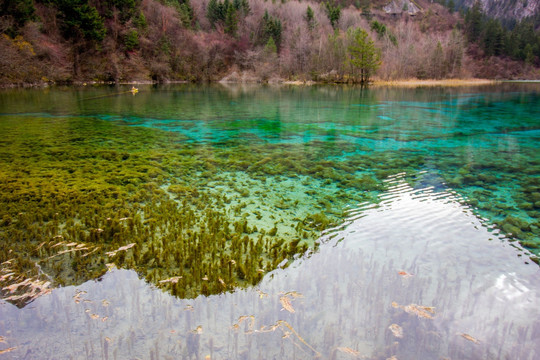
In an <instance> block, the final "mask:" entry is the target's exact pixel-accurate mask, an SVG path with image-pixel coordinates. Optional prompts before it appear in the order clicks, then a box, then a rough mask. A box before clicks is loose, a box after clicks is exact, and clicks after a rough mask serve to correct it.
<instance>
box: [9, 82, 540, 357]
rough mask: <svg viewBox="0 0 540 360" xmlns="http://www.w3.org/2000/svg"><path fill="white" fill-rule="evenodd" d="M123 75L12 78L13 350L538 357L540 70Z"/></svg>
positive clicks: (34, 353) (22, 353)
mask: <svg viewBox="0 0 540 360" xmlns="http://www.w3.org/2000/svg"><path fill="white" fill-rule="evenodd" d="M130 87H131V86H125V87H122V86H119V87H104V86H95V87H94V86H85V87H79V88H71V87H66V88H61V87H59V88H48V89H24V90H23V89H11V90H3V91H1V92H0V189H1V197H0V200H1V201H2V208H1V209H0V260H1V261H0V295H1V298H2V299H3V300H0V336H1V338H0V339H2V340H4V341H0V351H6V352H5V353H4V354H5V355H4V356H8V358H9V356H12V357H11V358H24V357H26V358H29V359H33V358H36V359H38V358H47V359H48V358H51V359H52V358H55V357H58V356H59V355H60V357H62V358H70V357H71V358H88V359H94V358H96V359H102V358H119V359H120V358H154V359H162V358H163V359H168V358H186V359H192V358H197V359H199V358H205V357H206V356H210V358H211V359H251V358H262V359H264V358H276V359H295V358H296V359H311V358H334V359H345V358H365V359H388V358H392V356H395V357H396V358H397V359H441V358H452V359H497V358H501V359H504V358H513V359H531V360H532V359H536V358H538V356H540V347H539V345H538V344H540V328H539V327H538V324H539V323H540V313H539V311H538V309H539V308H540V282H539V281H540V280H539V279H540V277H539V274H540V268H539V267H538V266H537V265H536V264H537V263H538V255H540V151H539V144H540V116H539V115H540V85H539V84H534V83H529V84H498V85H494V86H486V87H471V88H468V87H463V88H438V87H433V88H432V87H430V88H416V89H401V88H368V89H365V88H357V87H341V86H309V87H301V86H300V87H299V86H290V87H289V86H279V87H272V86H255V85H245V86H241V85H238V86H236V85H235V86H230V85H226V86H225V85H208V86H199V85H197V86H196V85H184V84H174V85H161V86H151V85H141V86H139V92H138V93H137V94H135V95H133V94H131V93H129V91H128V90H129V89H130ZM535 263H536V264H535ZM97 279H99V280H100V281H96V280H97ZM21 289H22V290H21ZM58 334H60V335H61V336H58ZM400 335H401V336H400ZM51 339H54V341H53V342H52V343H51ZM8 349H11V350H9V352H8V351H7V350H8ZM43 349H45V350H43Z"/></svg>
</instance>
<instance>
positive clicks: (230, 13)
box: [225, 6, 238, 36]
mask: <svg viewBox="0 0 540 360" xmlns="http://www.w3.org/2000/svg"><path fill="white" fill-rule="evenodd" d="M237 28H238V17H237V14H236V9H235V8H234V6H229V7H228V8H227V14H226V15H225V33H226V34H229V35H232V36H234V35H236V30H237Z"/></svg>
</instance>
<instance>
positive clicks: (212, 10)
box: [206, 0, 220, 27]
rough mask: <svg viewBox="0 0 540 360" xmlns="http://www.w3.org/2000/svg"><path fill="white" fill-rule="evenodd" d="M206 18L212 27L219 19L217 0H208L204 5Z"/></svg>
mask: <svg viewBox="0 0 540 360" xmlns="http://www.w3.org/2000/svg"><path fill="white" fill-rule="evenodd" d="M206 18H207V19H208V21H210V25H212V27H215V26H216V23H217V22H218V21H219V20H220V3H218V1H217V0H210V1H209V2H208V6H207V7H206Z"/></svg>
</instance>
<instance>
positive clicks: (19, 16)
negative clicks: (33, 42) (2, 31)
mask: <svg viewBox="0 0 540 360" xmlns="http://www.w3.org/2000/svg"><path fill="white" fill-rule="evenodd" d="M35 12H36V9H35V8H34V2H33V1H32V0H3V1H2V0H0V14H1V15H2V17H4V16H6V17H8V18H10V19H11V20H12V24H13V25H12V26H10V27H9V28H8V29H7V31H6V32H7V33H8V34H10V35H11V36H14V35H16V33H17V31H18V29H20V28H21V27H23V26H24V24H25V23H26V22H27V21H30V20H34V18H35ZM2 21H4V20H2Z"/></svg>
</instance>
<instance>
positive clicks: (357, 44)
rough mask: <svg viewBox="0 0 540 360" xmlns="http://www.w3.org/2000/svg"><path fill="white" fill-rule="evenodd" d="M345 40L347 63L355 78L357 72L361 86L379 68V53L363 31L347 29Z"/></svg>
mask: <svg viewBox="0 0 540 360" xmlns="http://www.w3.org/2000/svg"><path fill="white" fill-rule="evenodd" d="M347 38H348V40H349V46H348V47H347V53H348V56H349V58H348V59H347V62H348V64H349V65H350V66H351V68H352V75H353V77H355V78H356V77H357V76H358V75H357V73H358V72H359V78H358V80H359V81H360V83H361V84H366V83H368V82H369V79H370V78H371V76H372V75H373V74H374V73H375V71H377V69H378V68H379V67H380V66H381V51H380V49H378V48H376V47H375V44H374V42H373V40H372V39H371V38H370V37H369V35H368V33H367V32H366V31H365V30H363V29H349V31H348V32H347Z"/></svg>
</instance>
